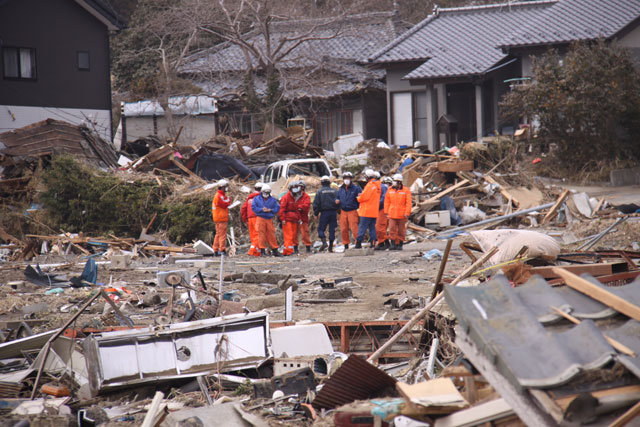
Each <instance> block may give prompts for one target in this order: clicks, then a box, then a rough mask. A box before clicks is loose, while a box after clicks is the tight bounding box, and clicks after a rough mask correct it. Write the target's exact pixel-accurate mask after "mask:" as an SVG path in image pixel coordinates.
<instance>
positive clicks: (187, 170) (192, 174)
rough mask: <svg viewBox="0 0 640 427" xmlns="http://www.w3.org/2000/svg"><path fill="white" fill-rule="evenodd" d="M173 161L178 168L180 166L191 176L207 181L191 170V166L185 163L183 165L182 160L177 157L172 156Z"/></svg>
mask: <svg viewBox="0 0 640 427" xmlns="http://www.w3.org/2000/svg"><path fill="white" fill-rule="evenodd" d="M171 163H173V164H174V165H176V166H177V167H178V168H180V170H181V171H183V172H184V173H186V174H187V175H189V176H190V177H191V178H194V179H196V180H197V181H201V182H207V181H205V180H204V179H202V178H201V177H199V176H198V175H196V174H195V173H193V172H191V171H190V170H189V168H187V167H186V166H185V165H183V164H182V162H181V161H180V160H178V159H176V158H175V157H174V156H172V157H171Z"/></svg>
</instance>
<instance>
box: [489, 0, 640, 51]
mask: <svg viewBox="0 0 640 427" xmlns="http://www.w3.org/2000/svg"><path fill="white" fill-rule="evenodd" d="M638 18H640V0H561V1H559V2H558V3H557V4H555V5H554V6H552V7H550V8H548V9H546V10H545V11H544V12H542V13H540V14H539V15H538V16H537V18H536V19H534V20H532V21H530V22H527V23H526V25H524V26H522V28H521V29H520V30H519V31H516V32H514V33H511V34H509V35H507V36H506V37H504V38H502V39H501V40H499V41H500V43H499V44H500V45H501V46H505V47H506V46H509V47H515V46H534V45H550V44H561V43H568V42H571V41H574V40H591V39H596V38H599V37H604V38H610V37H613V36H614V35H616V34H617V33H618V32H619V31H620V30H622V29H623V28H625V27H626V26H628V25H629V24H631V23H632V22H633V21H635V20H637V19H638Z"/></svg>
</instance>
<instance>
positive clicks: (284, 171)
mask: <svg viewBox="0 0 640 427" xmlns="http://www.w3.org/2000/svg"><path fill="white" fill-rule="evenodd" d="M296 175H302V176H318V177H320V176H323V175H327V176H331V168H330V167H329V164H328V163H327V161H326V160H324V159H295V160H281V161H279V162H275V163H271V164H270V165H269V166H268V167H267V169H266V170H265V171H264V174H262V182H264V183H265V184H269V185H271V184H273V183H274V182H276V181H277V180H278V179H280V178H282V177H285V178H288V177H290V176H296Z"/></svg>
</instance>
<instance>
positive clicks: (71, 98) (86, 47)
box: [0, 0, 123, 140]
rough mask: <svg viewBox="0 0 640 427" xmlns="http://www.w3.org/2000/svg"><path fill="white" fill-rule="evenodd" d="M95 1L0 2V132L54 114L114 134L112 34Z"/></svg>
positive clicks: (113, 23)
mask: <svg viewBox="0 0 640 427" xmlns="http://www.w3.org/2000/svg"><path fill="white" fill-rule="evenodd" d="M122 25H123V23H122V21H121V19H120V18H119V17H118V16H117V15H116V14H115V13H114V12H113V11H112V10H111V9H110V8H109V7H108V6H106V5H105V4H104V3H102V2H101V1H100V0H55V1H53V0H0V51H1V52H0V72H1V75H0V132H4V131H9V130H12V129H17V128H21V127H23V126H26V125H29V124H32V123H36V122H40V121H42V120H45V119H48V118H52V119H57V120H63V121H66V122H70V123H73V124H80V123H86V124H88V125H89V126H90V127H93V128H94V129H96V130H97V131H98V133H99V134H100V135H101V136H102V137H103V138H105V139H107V140H111V84H110V71H109V32H111V31H116V30H118V29H120V28H121V27H122Z"/></svg>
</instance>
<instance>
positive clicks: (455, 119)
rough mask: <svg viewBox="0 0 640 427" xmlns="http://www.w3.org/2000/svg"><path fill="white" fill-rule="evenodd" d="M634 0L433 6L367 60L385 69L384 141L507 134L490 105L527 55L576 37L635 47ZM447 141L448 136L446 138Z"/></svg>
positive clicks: (638, 7)
mask: <svg viewBox="0 0 640 427" xmlns="http://www.w3.org/2000/svg"><path fill="white" fill-rule="evenodd" d="M639 18H640V1H638V0H546V1H523V2H510V3H503V4H495V5H486V6H474V7H460V8H449V9H436V10H434V13H433V14H432V15H430V16H429V17H428V18H426V19H425V20H423V21H422V22H420V23H419V24H417V25H416V26H414V27H413V28H412V29H411V30H409V31H407V32H406V33H405V34H403V35H402V36H400V37H398V38H397V39H396V40H394V41H393V42H391V43H390V44H389V45H387V46H385V47H384V48H383V49H381V50H380V51H378V52H376V53H375V54H374V55H372V56H370V57H369V58H368V60H367V63H368V64H371V65H373V66H374V67H379V68H384V69H385V70H386V73H387V121H388V123H389V129H388V136H387V138H388V141H390V142H391V143H392V144H394V145H412V144H413V143H414V142H416V141H418V142H419V145H426V146H427V147H428V148H429V149H430V150H432V151H434V150H437V149H439V148H440V147H442V146H444V145H450V144H451V143H455V141H465V140H480V139H481V138H482V137H483V136H486V135H489V134H493V133H509V132H510V131H512V130H513V127H514V125H516V124H515V123H501V122H500V121H499V117H498V103H499V101H500V99H501V97H502V96H503V95H504V94H505V93H506V92H507V91H508V90H509V88H510V84H511V83H512V82H513V81H514V79H515V80H518V79H520V78H523V77H527V76H530V73H531V58H532V57H534V56H536V55H539V54H541V53H543V52H545V51H546V50H548V49H549V48H551V47H553V48H557V49H559V50H560V51H562V50H563V49H567V48H568V46H569V44H570V43H571V42H573V41H577V40H595V39H598V38H601V37H603V38H605V39H607V40H616V41H618V42H619V43H621V44H622V45H623V46H627V47H630V48H632V49H635V50H634V52H639V51H638V49H640V19H639ZM447 138H451V139H450V140H447Z"/></svg>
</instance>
